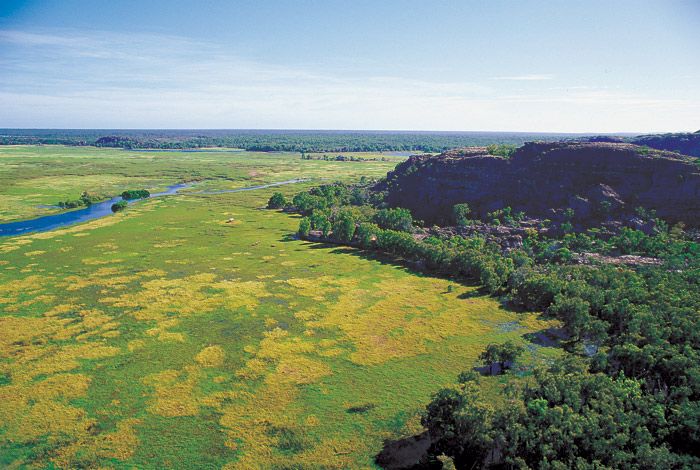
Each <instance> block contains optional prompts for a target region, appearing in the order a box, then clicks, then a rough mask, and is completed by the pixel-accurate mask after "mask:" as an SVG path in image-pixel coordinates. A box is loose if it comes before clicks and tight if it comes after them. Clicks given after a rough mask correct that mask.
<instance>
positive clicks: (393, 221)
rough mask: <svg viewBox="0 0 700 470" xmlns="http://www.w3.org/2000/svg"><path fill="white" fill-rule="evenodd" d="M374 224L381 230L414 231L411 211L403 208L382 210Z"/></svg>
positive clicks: (375, 216) (375, 217)
mask: <svg viewBox="0 0 700 470" xmlns="http://www.w3.org/2000/svg"><path fill="white" fill-rule="evenodd" d="M374 222H375V223H376V224H377V225H379V226H380V227H381V228H384V229H389V230H398V231H400V232H410V231H411V230H413V216H411V211H409V210H408V209H404V208H403V207H397V208H396V209H381V210H379V211H377V213H376V214H375V215H374Z"/></svg>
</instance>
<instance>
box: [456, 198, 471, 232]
mask: <svg viewBox="0 0 700 470" xmlns="http://www.w3.org/2000/svg"><path fill="white" fill-rule="evenodd" d="M470 213H471V209H470V208H469V204H467V203H463V204H455V205H454V206H452V218H453V219H454V223H455V224H456V225H457V226H459V227H466V226H467V225H469V224H470V223H471V220H470V219H469V214H470Z"/></svg>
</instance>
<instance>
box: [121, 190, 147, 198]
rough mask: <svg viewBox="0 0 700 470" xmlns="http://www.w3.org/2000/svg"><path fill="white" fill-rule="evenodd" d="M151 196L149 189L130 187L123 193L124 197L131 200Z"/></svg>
mask: <svg viewBox="0 0 700 470" xmlns="http://www.w3.org/2000/svg"><path fill="white" fill-rule="evenodd" d="M147 197H151V193H150V192H149V191H148V190H147V189H128V190H126V191H124V192H123V193H122V199H124V200H126V201H130V200H132V199H145V198H147Z"/></svg>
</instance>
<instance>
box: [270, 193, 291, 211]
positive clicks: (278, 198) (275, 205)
mask: <svg viewBox="0 0 700 470" xmlns="http://www.w3.org/2000/svg"><path fill="white" fill-rule="evenodd" d="M286 204H287V199H286V198H285V197H284V194H282V193H274V194H273V195H272V196H271V197H270V200H269V201H267V208H268V209H281V208H282V207H284V206H285V205H286Z"/></svg>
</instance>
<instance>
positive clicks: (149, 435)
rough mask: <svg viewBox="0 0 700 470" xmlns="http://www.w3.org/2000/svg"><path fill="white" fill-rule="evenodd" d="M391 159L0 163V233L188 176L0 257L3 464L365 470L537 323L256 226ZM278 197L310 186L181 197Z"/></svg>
mask: <svg viewBox="0 0 700 470" xmlns="http://www.w3.org/2000/svg"><path fill="white" fill-rule="evenodd" d="M368 155H371V154H368ZM389 158H392V157H389ZM400 160H401V159H400V158H398V157H396V158H393V159H392V161H388V162H381V161H373V162H326V161H314V160H311V161H308V160H306V161H302V160H301V159H300V158H299V154H293V153H267V154H266V153H248V152H235V153H221V152H217V153H214V152H212V153H179V152H164V153H160V152H159V153H155V152H154V153H139V152H136V151H133V152H132V151H122V150H113V149H110V150H108V149H94V148H74V147H73V148H68V147H29V146H18V147H4V148H0V200H1V201H2V202H0V218H1V219H2V220H4V221H7V220H14V219H21V218H30V217H34V216H37V215H41V214H43V213H47V212H48V210H47V209H40V208H37V207H36V206H37V205H38V204H52V203H55V202H56V201H58V200H62V199H71V198H75V197H77V196H79V194H80V192H81V191H84V190H88V191H94V192H104V193H107V194H118V193H120V192H121V191H122V190H124V189H126V188H141V187H145V188H148V189H162V188H164V187H165V186H167V185H169V184H173V183H177V182H179V181H182V180H191V179H203V181H202V182H201V183H199V184H197V185H195V186H194V187H192V188H190V189H188V191H187V192H185V193H184V194H178V195H175V196H166V197H162V198H156V199H151V200H146V201H143V202H138V203H136V204H134V205H132V206H130V207H129V208H128V209H127V210H126V211H124V212H123V213H119V214H115V215H111V216H108V217H105V218H103V219H98V220H94V221H91V222H88V223H85V224H81V225H76V226H72V227H68V228H64V229H60V230H55V231H51V232H45V233H38V234H34V235H27V236H22V237H16V238H0V467H3V468H24V467H35V468H81V467H87V468H96V467H101V468H134V467H136V468H163V467H178V468H221V467H226V468H251V469H253V468H373V466H374V463H373V456H374V455H376V453H377V452H378V451H379V450H380V449H381V447H382V443H383V441H384V440H385V439H392V438H398V437H402V436H405V435H407V434H410V433H412V432H418V431H420V426H419V418H418V416H419V413H420V411H421V409H422V408H423V407H424V406H425V404H426V403H427V402H428V401H429V398H430V395H431V393H433V392H434V391H436V390H437V389H438V388H440V387H441V386H443V385H445V384H448V383H451V382H454V379H455V377H456V375H457V374H458V373H459V372H460V371H462V370H464V369H468V368H470V367H471V366H472V365H474V363H475V361H476V358H477V356H478V354H479V353H480V351H481V350H482V349H483V348H484V346H485V345H486V344H487V343H489V342H496V341H504V340H506V339H514V340H517V341H523V340H522V335H523V334H524V333H527V332H530V331H535V330H539V329H542V328H544V327H545V326H547V325H546V324H545V323H544V322H542V321H541V320H539V319H537V318H536V317H535V315H530V314H515V313H513V312H510V311H507V310H505V309H503V308H502V307H501V306H500V304H499V303H498V302H497V301H496V300H494V299H492V298H490V297H486V296H482V295H480V294H479V293H478V292H477V288H476V287H468V286H462V285H457V284H454V282H451V281H448V280H444V279H438V278H433V277H429V276H423V275H418V274H416V273H412V272H410V271H409V270H407V269H405V268H403V267H401V266H400V265H398V264H396V263H393V262H391V260H387V259H382V258H377V257H373V256H370V255H367V254H364V253H361V252H359V251H357V250H353V249H348V248H341V247H335V246H327V245H319V244H313V243H309V242H304V241H299V240H296V239H294V238H293V237H291V236H290V234H292V233H293V232H294V231H295V229H296V227H297V225H298V218H297V216H293V215H288V214H285V213H282V212H278V211H271V210H266V209H263V207H264V205H265V203H266V201H267V199H268V198H269V196H270V195H271V193H272V192H273V191H277V190H279V191H281V192H283V193H285V194H287V195H288V196H291V195H292V194H294V193H296V192H298V191H300V190H301V189H303V188H305V187H309V186H311V185H313V184H318V183H319V182H320V181H322V180H323V179H328V180H344V181H353V180H357V179H359V178H360V177H361V176H367V177H380V176H383V175H384V174H386V172H387V171H388V170H390V169H392V167H393V166H394V165H395V163H396V162H398V161H400ZM292 178H308V179H311V180H312V181H310V182H308V183H300V184H292V185H287V186H280V187H279V188H275V189H271V188H270V189H263V190H256V191H249V192H238V193H229V194H212V195H207V194H199V193H198V191H200V190H202V189H226V188H236V187H247V186H252V185H255V184H260V183H269V182H274V181H283V180H288V179H292ZM231 218H233V219H234V221H233V222H229V219H231ZM451 285H452V286H453V287H450V286H451ZM528 351H529V352H528V354H527V357H526V360H527V361H538V360H544V359H546V358H547V357H548V356H551V355H552V354H553V351H551V350H549V348H539V347H535V346H534V345H530V348H529V349H528ZM499 380H501V379H499V378H490V379H487V380H486V381H485V383H486V386H490V387H498V384H499Z"/></svg>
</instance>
